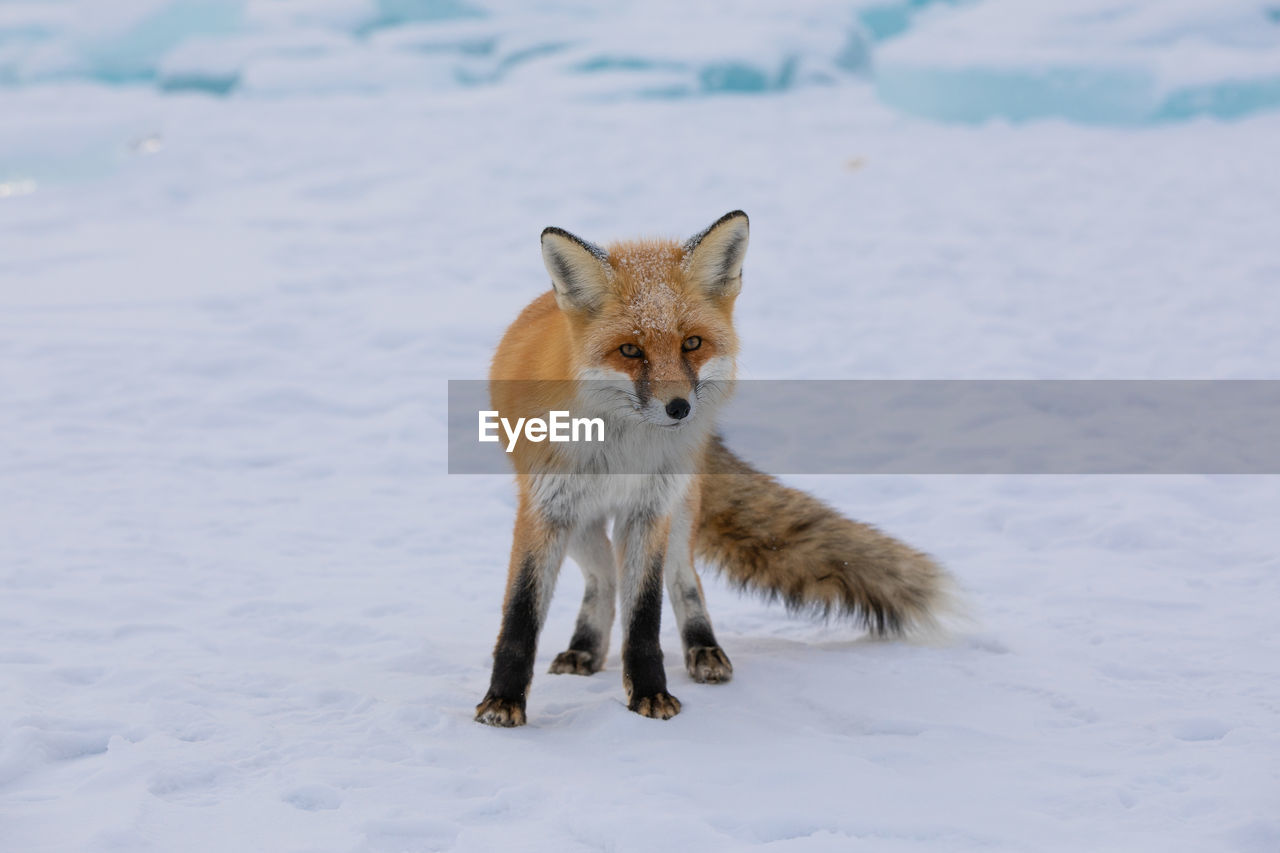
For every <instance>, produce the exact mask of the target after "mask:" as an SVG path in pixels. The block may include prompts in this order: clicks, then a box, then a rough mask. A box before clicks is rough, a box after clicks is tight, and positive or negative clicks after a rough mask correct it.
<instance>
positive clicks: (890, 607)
mask: <svg viewBox="0 0 1280 853" xmlns="http://www.w3.org/2000/svg"><path fill="white" fill-rule="evenodd" d="M748 236H749V222H748V219H747V215H746V214H745V213H744V212H742V211H741V210H735V211H732V212H730V213H726V214H725V215H724V216H722V217H720V218H719V219H717V220H716V221H715V222H713V223H712V224H711V225H710V226H708V227H707V228H705V229H704V230H702V231H701V232H699V233H698V234H696V235H695V236H693V237H691V238H689V239H688V240H685V241H683V242H680V241H678V240H671V239H643V240H631V241H623V242H616V243H612V244H610V245H609V246H608V247H607V248H602V247H600V246H598V245H596V244H594V243H590V242H588V241H586V240H584V239H582V238H581V237H577V236H575V235H574V234H571V233H570V232H568V231H565V230H564V229H561V228H555V227H551V228H547V229H545V230H544V231H543V232H542V236H541V244H542V260H543V263H544V265H545V267H546V271H547V273H548V275H549V276H550V283H551V288H550V290H548V291H546V292H544V293H543V294H542V295H541V296H539V297H538V298H537V299H535V300H534V301H533V302H532V303H530V304H529V305H528V306H527V307H526V308H525V309H524V311H523V312H522V313H521V314H520V315H519V316H518V317H517V319H516V320H515V322H514V323H512V324H511V326H510V327H509V328H508V329H507V331H506V333H505V334H504V335H503V337H502V340H501V342H500V343H499V345H498V348H497V351H496V352H495V354H494V357H493V362H492V366H491V369H490V373H489V393H490V402H491V405H492V408H493V409H495V410H497V411H500V412H502V414H503V415H507V414H508V413H510V414H511V415H513V416H515V417H534V416H538V415H545V414H546V412H547V411H548V410H556V409H563V410H573V411H575V412H578V411H585V412H587V413H589V414H596V415H598V416H600V417H602V418H603V419H604V421H605V424H606V434H607V436H608V441H606V442H604V443H602V444H599V445H586V444H583V443H576V444H572V445H565V444H552V443H546V442H539V443H531V442H523V443H519V444H516V445H514V446H513V447H511V448H510V449H509V457H510V459H511V461H512V463H513V465H514V467H515V474H516V486H517V492H518V501H517V507H516V517H515V530H514V533H513V536H512V547H511V560H510V563H509V567H508V572H507V580H506V591H505V595H504V598H503V604H502V618H501V626H500V629H499V632H498V638H497V642H496V643H495V645H494V650H493V670H492V675H491V678H490V682H489V689H488V691H487V692H486V693H485V695H484V698H483V699H482V700H481V702H480V703H479V705H477V706H476V711H475V719H476V720H477V721H478V722H480V723H484V724H487V725H490V726H499V727H510V726H520V725H524V724H525V722H526V719H527V718H526V707H527V698H528V693H529V687H530V684H531V682H532V680H533V668H534V656H535V653H536V650H537V644H538V637H539V634H540V632H541V629H542V626H543V623H544V621H545V620H546V616H547V611H548V608H549V606H550V602H551V596H552V592H553V589H554V587H555V583H556V579H557V576H558V575H559V571H560V567H561V564H562V562H563V561H564V559H565V557H566V556H568V557H570V558H572V560H573V561H574V562H575V563H577V565H578V566H579V568H580V569H581V570H582V574H583V579H584V590H583V596H582V604H581V607H580V609H579V611H578V616H577V620H576V623H575V626H574V630H573V635H572V636H571V638H570V639H569V645H568V648H567V649H566V650H565V651H563V652H560V653H559V654H557V655H556V656H555V658H554V660H553V661H552V663H551V667H550V672H551V673H553V674H572V675H584V676H589V675H593V674H595V673H597V672H599V671H601V670H602V669H603V668H604V666H605V661H606V656H607V653H608V650H609V642H610V634H611V633H612V629H613V622H614V618H615V614H616V611H617V610H619V609H620V610H621V618H622V684H623V690H624V692H625V695H626V702H627V707H628V708H629V709H630V710H631V711H634V712H636V713H637V714H640V715H641V716H643V717H649V718H653V719H661V720H667V719H670V718H672V717H674V716H675V715H676V714H678V713H679V712H680V710H681V703H680V700H678V699H677V698H676V697H675V696H673V695H672V694H671V693H670V691H669V690H668V685H667V677H666V670H665V669H664V666H663V654H662V649H661V647H660V644H659V636H658V635H659V629H660V625H661V616H662V606H663V588H664V586H665V588H666V591H667V595H668V597H669V598H670V601H671V605H672V609H673V610H674V611H675V618H676V625H677V629H678V632H679V636H680V639H681V642H682V644H683V648H684V664H685V669H686V670H687V671H688V674H689V676H690V677H691V678H692V679H693V681H694V682H697V683H700V684H723V683H725V682H727V681H729V680H730V679H731V678H732V677H733V664H732V663H731V662H730V660H729V657H728V655H727V654H726V653H725V651H724V649H723V648H721V646H720V644H719V642H717V640H716V635H715V632H714V630H713V629H712V623H711V617H710V616H709V615H708V613H707V604H706V598H705V596H704V594H703V588H702V582H701V580H700V578H699V575H698V572H697V570H696V568H695V560H701V561H702V562H703V563H704V564H706V565H710V566H712V567H714V568H716V569H718V570H719V571H720V572H721V573H722V574H723V575H725V576H727V578H728V579H729V580H730V582H731V583H732V584H734V585H736V586H737V587H739V588H744V589H748V590H754V591H756V592H758V593H761V594H763V595H764V596H765V597H767V598H769V599H775V600H781V601H782V602H783V603H784V604H785V605H786V606H787V607H788V608H789V609H790V610H793V611H812V612H816V613H819V614H824V615H828V616H830V615H838V616H842V617H846V618H848V619H850V620H852V621H853V622H854V623H855V624H857V625H859V626H862V627H864V628H866V629H867V630H869V631H870V633H872V634H874V635H877V636H902V635H905V634H907V633H910V632H913V631H916V630H917V629H922V628H925V627H928V626H932V625H935V624H936V619H937V617H938V614H939V613H940V611H941V610H942V609H943V608H944V607H945V605H946V602H947V599H948V589H949V586H950V578H949V575H948V574H947V573H946V571H945V570H944V569H943V568H942V567H941V566H940V565H939V563H937V562H936V561H935V560H934V559H933V558H932V557H930V556H929V555H927V554H925V553H923V552H921V551H918V550H916V549H914V548H912V547H911V546H909V545H907V544H905V543H903V542H901V541H899V540H897V539H894V538H892V537H890V536H888V535H886V534H884V533H882V532H880V531H879V530H877V529H876V528H874V527H872V526H870V525H867V524H863V523H860V522H857V521H853V520H851V519H848V518H846V517H844V516H842V515H841V514H840V513H839V512H837V511H836V510H835V509H833V508H831V507H830V506H828V505H827V504H825V503H823V502H822V501H820V500H819V499H817V498H815V497H813V496H811V495H809V494H807V493H804V492H801V491H799V490H796V489H793V488H791V487H788V486H786V485H784V484H782V483H781V482H779V481H778V480H777V479H775V478H774V477H772V476H770V475H768V474H765V473H763V472H761V471H758V470H756V469H755V468H753V467H752V466H751V465H749V464H748V463H747V462H745V461H744V460H742V459H740V458H738V457H737V456H736V455H734V453H733V452H732V451H730V450H729V449H728V448H727V447H726V446H725V443H724V441H723V439H722V438H721V436H720V435H719V433H718V432H717V429H716V412H717V410H718V409H719V408H720V407H721V406H722V405H723V403H724V402H725V400H726V399H727V398H728V396H729V394H730V393H731V390H732V383H733V380H734V378H735V376H736V370H737V356H738V347H739V344H738V337H737V334H736V333H735V330H734V322H733V309H734V303H735V301H736V299H737V297H738V295H739V293H740V291H741V289H742V267H743V261H744V258H745V255H746V250H747V241H748Z"/></svg>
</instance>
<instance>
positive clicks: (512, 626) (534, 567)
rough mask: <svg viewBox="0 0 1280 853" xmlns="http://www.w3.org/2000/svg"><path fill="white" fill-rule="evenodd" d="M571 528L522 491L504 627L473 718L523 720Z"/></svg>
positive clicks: (512, 723) (488, 721)
mask: <svg viewBox="0 0 1280 853" xmlns="http://www.w3.org/2000/svg"><path fill="white" fill-rule="evenodd" d="M568 539H569V529H568V528H567V527H566V526H563V525H556V524H552V523H549V522H547V521H546V520H545V519H544V518H542V517H541V516H540V515H539V514H538V513H537V512H536V511H535V510H534V509H533V508H532V507H531V505H530V503H529V502H528V501H527V500H525V499H524V498H523V497H522V498H521V501H520V508H519V510H518V511H517V513H516V529H515V537H514V541H513V543H512V547H511V566H510V568H509V569H508V572H507V593H506V598H505V599H504V600H503V603H502V629H501V631H499V633H498V642H497V644H496V645H495V646H494V649H493V675H492V677H491V678H490V680H489V692H488V693H486V694H485V696H484V699H483V700H481V702H480V704H479V705H477V706H476V720H477V721H478V722H481V723H485V724H486V725H490V726H504V727H505V726H522V725H524V723H525V701H526V698H527V697H528V695H529V683H530V682H531V681H532V680H533V657H534V654H535V653H536V652H537V649H538V632H539V631H541V630H542V623H543V622H544V621H546V618H547V609H548V607H549V606H550V604H551V593H552V591H553V590H554V588H555V583H556V576H557V575H558V574H559V572H560V564H561V563H562V562H563V561H564V553H565V547H566V545H567V543H568Z"/></svg>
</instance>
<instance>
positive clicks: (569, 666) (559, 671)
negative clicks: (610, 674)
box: [547, 649, 601, 675]
mask: <svg viewBox="0 0 1280 853" xmlns="http://www.w3.org/2000/svg"><path fill="white" fill-rule="evenodd" d="M600 669H601V667H599V666H596V655H595V654H593V653H592V652H583V651H577V650H576V649H569V651H567V652H561V653H560V654H558V655H556V659H555V660H553V661H552V662H551V669H549V670H547V671H548V672H550V673H552V674H553V675H591V674H592V673H594V672H599V671H600Z"/></svg>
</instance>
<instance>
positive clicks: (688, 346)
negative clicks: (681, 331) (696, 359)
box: [680, 335, 702, 352]
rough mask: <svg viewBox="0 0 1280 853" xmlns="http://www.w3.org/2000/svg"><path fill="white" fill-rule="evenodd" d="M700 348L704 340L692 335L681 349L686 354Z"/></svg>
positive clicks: (685, 340) (686, 339)
mask: <svg viewBox="0 0 1280 853" xmlns="http://www.w3.org/2000/svg"><path fill="white" fill-rule="evenodd" d="M700 346H702V338H700V337H698V336H697V335H692V336H690V337H687V338H685V339H684V343H682V344H681V345H680V349H682V350H684V351H685V352H693V351H694V350H696V349H697V348H698V347H700Z"/></svg>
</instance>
